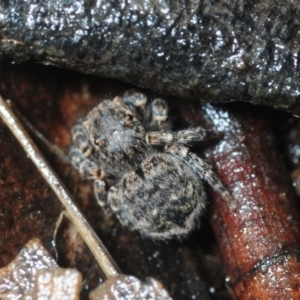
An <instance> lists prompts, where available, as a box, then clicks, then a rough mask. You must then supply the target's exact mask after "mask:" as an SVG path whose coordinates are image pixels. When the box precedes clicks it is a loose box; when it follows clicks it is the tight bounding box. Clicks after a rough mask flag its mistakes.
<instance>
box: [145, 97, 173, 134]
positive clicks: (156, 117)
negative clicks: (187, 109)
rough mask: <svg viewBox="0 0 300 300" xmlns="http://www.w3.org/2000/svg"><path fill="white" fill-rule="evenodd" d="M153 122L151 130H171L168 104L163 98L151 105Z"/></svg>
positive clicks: (155, 100) (157, 99)
mask: <svg viewBox="0 0 300 300" xmlns="http://www.w3.org/2000/svg"><path fill="white" fill-rule="evenodd" d="M151 112H152V113H151V114H152V118H151V122H150V128H157V130H168V129H171V122H170V120H169V118H168V104H167V102H166V101H165V100H163V99H161V98H156V99H154V100H153V101H152V103H151Z"/></svg>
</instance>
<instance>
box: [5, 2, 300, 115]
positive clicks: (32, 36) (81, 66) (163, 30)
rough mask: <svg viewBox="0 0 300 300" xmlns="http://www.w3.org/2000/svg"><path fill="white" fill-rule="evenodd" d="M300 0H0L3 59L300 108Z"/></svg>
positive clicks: (183, 92) (209, 98)
mask: <svg viewBox="0 0 300 300" xmlns="http://www.w3.org/2000/svg"><path fill="white" fill-rule="evenodd" d="M299 40H300V2H299V0H296V1H287V0H280V1H229V0H218V1H200V0H189V1H181V0H177V1H171V0H170V1H169V0H165V1H164V0H160V1H159V0H155V1H138V0H133V1H125V0H114V1H101V0H99V1H94V0H88V1H86V0H80V1H64V0H57V1H50V0H48V1H35V0H31V1H21V0H12V1H3V0H2V1H0V58H4V57H9V58H10V59H12V60H13V61H14V62H20V61H25V60H34V61H36V62H40V63H43V64H48V65H49V64H51V65H56V66H60V67H64V68H69V69H73V70H77V71H80V72H83V73H89V74H97V75H100V76H104V77H112V78H118V79H121V80H123V81H126V82H130V83H132V84H134V85H137V86H140V87H143V88H148V89H151V90H154V91H156V92H159V93H163V94H169V95H175V96H179V97H184V98H191V99H196V100H199V101H202V102H221V101H232V100H244V101H251V102H252V103H255V104H258V103H259V104H263V105H270V106H273V107H277V108H283V109H287V110H289V111H291V112H294V113H295V112H299V111H300V102H299V98H300V81H299V66H300V63H299V56H300V54H299V48H300V44H299Z"/></svg>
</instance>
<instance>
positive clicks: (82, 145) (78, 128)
mask: <svg viewBox="0 0 300 300" xmlns="http://www.w3.org/2000/svg"><path fill="white" fill-rule="evenodd" d="M71 133H72V144H73V145H74V146H75V147H77V148H78V149H79V150H80V151H81V153H82V155H83V156H84V157H89V156H91V155H92V154H93V152H94V148H93V145H92V143H91V141H90V138H89V135H88V133H87V131H86V129H85V128H84V126H83V124H82V120H79V121H78V122H77V123H76V124H75V125H74V126H73V127H72V130H71Z"/></svg>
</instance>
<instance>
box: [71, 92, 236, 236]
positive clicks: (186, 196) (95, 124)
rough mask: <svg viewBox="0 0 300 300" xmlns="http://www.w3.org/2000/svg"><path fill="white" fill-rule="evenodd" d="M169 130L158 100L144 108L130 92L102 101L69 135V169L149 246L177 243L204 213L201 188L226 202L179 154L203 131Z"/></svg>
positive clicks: (209, 174)
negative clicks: (150, 242)
mask: <svg viewBox="0 0 300 300" xmlns="http://www.w3.org/2000/svg"><path fill="white" fill-rule="evenodd" d="M170 128H171V123H170V121H169V118H168V107H167V104H166V102H165V101H164V100H163V99H155V100H153V101H151V102H150V103H149V102H148V101H147V97H146V96H145V95H144V94H142V93H139V92H136V91H129V92H127V93H125V94H124V95H123V97H122V98H121V97H116V98H115V99H114V100H113V101H109V100H106V101H103V102H102V103H100V104H99V105H98V106H97V107H95V108H94V109H92V110H91V111H90V112H89V113H88V115H87V116H86V118H85V119H84V120H79V122H78V123H77V124H75V126H74V127H73V129H72V141H73V143H72V146H71V150H70V157H71V161H72V163H73V165H74V166H75V168H76V169H78V170H79V172H80V173H81V174H82V175H83V176H84V177H86V178H89V179H92V180H94V190H95V195H96V198H97V200H98V202H99V204H100V205H101V206H104V207H107V206H108V207H109V209H110V210H111V211H112V212H113V213H114V214H115V215H116V216H117V217H118V219H119V220H120V222H121V223H122V224H123V225H124V226H127V227H128V228H130V229H133V230H138V231H139V232H140V233H141V234H143V235H145V236H150V237H152V238H156V239H170V238H172V237H177V238H182V237H184V236H186V235H187V234H188V233H189V232H190V231H191V230H192V229H193V228H194V227H195V225H196V224H197V223H198V220H199V216H200V215H201V213H202V212H203V210H204V208H205V205H206V193H205V189H204V187H203V183H202V181H203V180H204V181H206V182H208V183H209V184H210V185H211V186H213V187H214V189H215V190H216V191H218V192H219V193H220V194H221V195H222V197H223V198H226V199H229V198H230V195H229V194H228V192H227V190H226V189H225V188H224V187H223V185H222V183H221V182H220V180H219V179H218V178H217V177H216V176H215V174H214V173H213V171H212V170H211V168H210V166H209V165H208V164H207V163H206V162H205V161H203V160H202V159H201V158H199V157H198V156H197V155H195V154H193V153H191V152H190V151H189V148H188V147H186V146H185V145H186V144H190V143H193V142H197V141H200V140H203V139H204V138H205V137H206V131H205V130H203V129H201V128H192V129H188V130H181V131H177V132H176V131H175V132H172V131H169V130H170Z"/></svg>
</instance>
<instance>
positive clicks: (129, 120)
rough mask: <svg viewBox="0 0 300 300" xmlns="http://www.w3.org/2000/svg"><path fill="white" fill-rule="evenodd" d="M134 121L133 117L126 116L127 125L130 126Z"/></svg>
mask: <svg viewBox="0 0 300 300" xmlns="http://www.w3.org/2000/svg"><path fill="white" fill-rule="evenodd" d="M132 121H133V115H126V117H125V124H126V125H129V124H130V123H131V122H132Z"/></svg>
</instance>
